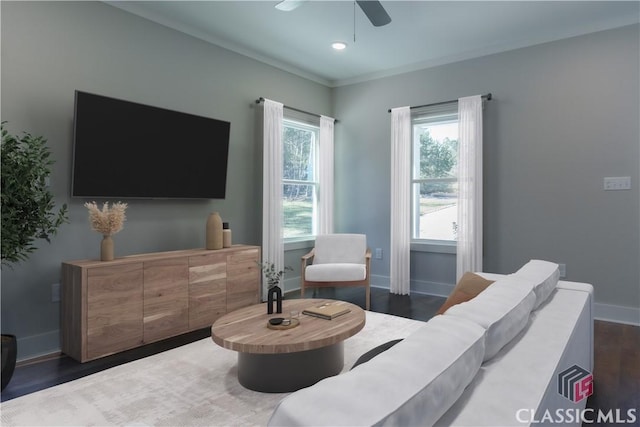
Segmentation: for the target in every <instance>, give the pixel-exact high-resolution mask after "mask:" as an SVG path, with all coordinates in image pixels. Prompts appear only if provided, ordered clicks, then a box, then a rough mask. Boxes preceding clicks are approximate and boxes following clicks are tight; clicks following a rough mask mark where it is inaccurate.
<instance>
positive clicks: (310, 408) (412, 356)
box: [269, 316, 485, 426]
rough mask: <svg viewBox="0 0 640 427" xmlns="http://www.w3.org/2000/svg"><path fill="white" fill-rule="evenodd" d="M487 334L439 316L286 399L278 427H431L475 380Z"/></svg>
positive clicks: (275, 421) (273, 420)
mask: <svg viewBox="0 0 640 427" xmlns="http://www.w3.org/2000/svg"><path fill="white" fill-rule="evenodd" d="M484 334H485V330H484V328H482V327H480V326H479V325H477V324H475V323H473V322H470V321H468V320H466V319H462V318H456V317H453V316H451V317H449V316H436V317H434V318H432V319H431V320H430V321H429V322H427V323H425V325H424V326H423V327H422V328H420V329H419V330H417V331H416V332H414V333H413V334H411V335H410V336H408V337H407V338H405V339H404V340H403V341H402V342H400V343H398V344H396V345H394V346H393V347H392V348H390V349H388V350H387V351H385V352H383V353H381V354H379V355H378V356H376V357H374V358H373V359H371V360H370V361H368V362H367V363H364V364H362V365H359V366H357V367H355V368H354V369H352V370H351V371H348V372H346V373H344V374H341V375H338V376H335V377H330V378H326V379H324V380H322V381H320V382H318V383H316V384H315V385H313V386H311V387H308V388H305V389H302V390H298V391H296V392H294V393H292V394H290V395H289V396H287V397H286V398H284V399H283V400H282V401H280V403H279V404H278V406H277V407H276V409H275V411H274V413H273V414H272V416H271V419H270V420H269V425H272V426H282V425H287V426H300V425H315V426H340V425H342V426H361V425H367V426H372V425H379V426H385V425H393V426H399V425H406V426H417V425H431V424H433V423H434V422H435V421H436V420H437V419H438V418H440V417H441V416H442V414H444V412H445V411H446V410H447V409H448V408H449V407H450V406H451V405H452V404H453V403H454V402H455V401H456V400H457V399H458V397H459V396H460V395H461V394H462V392H463V391H464V389H465V387H466V386H467V384H469V382H471V380H472V379H473V378H474V376H475V375H476V373H477V372H478V369H479V368H480V365H481V363H482V356H483V354H484Z"/></svg>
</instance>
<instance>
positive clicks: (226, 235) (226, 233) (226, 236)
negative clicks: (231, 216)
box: [222, 222, 231, 248]
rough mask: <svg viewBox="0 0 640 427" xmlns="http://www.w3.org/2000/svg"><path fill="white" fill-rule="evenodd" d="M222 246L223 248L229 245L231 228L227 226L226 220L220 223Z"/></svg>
mask: <svg viewBox="0 0 640 427" xmlns="http://www.w3.org/2000/svg"><path fill="white" fill-rule="evenodd" d="M222 247H223V248H230V247H231V229H230V228H229V223H228V222H223V223H222Z"/></svg>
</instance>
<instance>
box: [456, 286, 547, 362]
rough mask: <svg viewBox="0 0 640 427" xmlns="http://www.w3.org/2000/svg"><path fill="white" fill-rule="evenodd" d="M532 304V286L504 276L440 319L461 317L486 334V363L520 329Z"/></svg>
mask: <svg viewBox="0 0 640 427" xmlns="http://www.w3.org/2000/svg"><path fill="white" fill-rule="evenodd" d="M535 303H536V295H535V293H534V292H533V282H531V281H526V280H522V279H517V278H515V277H511V276H507V277H505V278H503V279H500V280H498V281H496V282H495V283H493V284H492V285H490V286H489V287H488V288H487V289H485V290H484V291H483V292H481V293H480V294H479V295H478V296H477V297H475V298H474V299H472V300H471V301H468V302H464V303H462V304H458V305H454V306H453V307H451V308H450V309H448V310H447V311H446V312H445V313H444V317H447V316H456V317H462V318H465V319H467V320H470V321H472V322H475V323H477V324H478V325H480V326H482V327H483V328H485V329H486V330H487V334H486V342H485V355H484V360H485V361H486V360H489V359H491V358H492V357H494V356H495V355H496V354H497V353H498V352H499V351H500V349H501V348H502V347H504V346H505V345H506V344H507V343H509V341H511V340H512V339H513V338H515V336H516V335H518V333H519V332H520V331H521V330H522V329H524V327H525V326H526V325H527V323H528V321H529V314H530V313H531V310H532V309H533V307H534V305H535Z"/></svg>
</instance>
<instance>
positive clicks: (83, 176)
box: [71, 91, 230, 199]
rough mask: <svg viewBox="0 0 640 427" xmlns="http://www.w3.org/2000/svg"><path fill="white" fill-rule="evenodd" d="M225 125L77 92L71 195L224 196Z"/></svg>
mask: <svg viewBox="0 0 640 427" xmlns="http://www.w3.org/2000/svg"><path fill="white" fill-rule="evenodd" d="M229 127H230V124H229V122H225V121H221V120H216V119H211V118H207V117H201V116H196V115H193V114H187V113H181V112H177V111H171V110H167V109H164V108H157V107H152V106H149V105H143V104H137V103H135V102H129V101H123V100H119V99H114V98H108V97H106V96H100V95H94V94H90V93H86V92H80V91H76V93H75V115H74V144H73V147H74V148H73V172H72V180H71V195H72V196H73V197H85V198H99V197H105V198H159V199H167V198H180V199H224V197H225V192H226V180H227V158H228V152H229Z"/></svg>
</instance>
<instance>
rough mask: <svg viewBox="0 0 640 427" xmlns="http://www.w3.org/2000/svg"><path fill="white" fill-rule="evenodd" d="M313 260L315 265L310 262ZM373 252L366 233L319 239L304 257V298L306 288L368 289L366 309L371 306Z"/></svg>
mask: <svg viewBox="0 0 640 427" xmlns="http://www.w3.org/2000/svg"><path fill="white" fill-rule="evenodd" d="M312 258H313V263H312V264H309V261H310V260H311V259H312ZM370 264H371V251H370V250H369V249H368V248H367V236H365V235H364V234H324V235H320V236H317V237H316V244H315V247H314V248H313V249H312V250H311V252H309V253H308V254H306V255H304V256H303V257H302V266H301V268H300V274H301V286H300V289H301V295H302V297H303V298H304V291H305V289H306V288H323V287H338V286H364V287H365V293H366V299H365V301H366V309H367V310H369V308H370V305H371V290H370V286H369V278H370V277H369V276H370V274H369V267H370Z"/></svg>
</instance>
